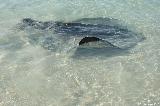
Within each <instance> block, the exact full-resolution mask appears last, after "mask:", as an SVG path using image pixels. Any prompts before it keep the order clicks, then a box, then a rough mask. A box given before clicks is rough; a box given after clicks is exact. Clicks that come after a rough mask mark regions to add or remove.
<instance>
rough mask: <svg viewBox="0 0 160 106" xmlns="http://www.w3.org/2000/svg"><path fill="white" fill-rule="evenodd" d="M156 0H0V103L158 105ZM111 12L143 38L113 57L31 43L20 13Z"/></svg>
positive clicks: (63, 16) (59, 16)
mask: <svg viewBox="0 0 160 106" xmlns="http://www.w3.org/2000/svg"><path fill="white" fill-rule="evenodd" d="M159 5H160V1H159V0H128V1H127V0H93V1H91V0H88V1H86V0H45V1H42V0H34V1H33V0H30V1H28V0H21V1H17V0H5V1H4V0H0V106H159V105H160V84H159V81H160V64H159V63H160V48H159V45H160V42H159V40H160V36H159V35H160V6H159ZM25 17H31V18H33V19H37V20H42V21H48V20H65V21H71V20H76V19H80V18H84V17H85V18H86V17H110V18H111V17H112V18H115V19H119V20H122V21H124V22H125V23H127V24H128V25H129V26H131V28H133V29H134V30H137V31H138V32H141V33H142V34H143V35H144V36H145V37H146V40H144V41H143V42H140V43H138V44H137V46H135V47H134V48H132V49H130V51H129V53H122V54H120V55H117V56H103V55H98V56H89V57H88V56H87V57H85V56H83V57H82V58H78V59H77V58H73V57H72V56H71V55H72V54H73V53H74V50H73V51H72V52H68V50H70V49H68V45H69V46H70V47H71V46H72V44H73V41H70V42H69V43H68V45H64V46H63V48H64V49H63V51H61V52H59V51H58V52H50V51H47V50H46V49H44V48H42V47H41V46H40V45H36V44H33V43H30V42H29V41H28V38H27V37H26V33H24V32H23V31H18V30H17V28H16V25H17V23H19V22H20V21H21V20H22V19H23V18H25Z"/></svg>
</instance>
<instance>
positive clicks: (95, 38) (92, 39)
mask: <svg viewBox="0 0 160 106" xmlns="http://www.w3.org/2000/svg"><path fill="white" fill-rule="evenodd" d="M95 41H100V39H99V38H97V37H84V38H83V39H82V40H81V41H80V42H79V45H83V44H85V43H89V42H95Z"/></svg>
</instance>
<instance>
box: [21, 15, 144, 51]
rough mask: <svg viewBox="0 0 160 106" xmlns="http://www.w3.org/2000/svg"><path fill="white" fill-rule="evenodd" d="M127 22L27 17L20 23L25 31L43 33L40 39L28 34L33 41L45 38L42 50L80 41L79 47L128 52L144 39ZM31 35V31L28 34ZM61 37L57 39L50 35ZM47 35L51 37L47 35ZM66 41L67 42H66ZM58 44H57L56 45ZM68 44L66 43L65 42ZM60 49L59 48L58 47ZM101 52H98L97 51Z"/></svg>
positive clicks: (109, 19)
mask: <svg viewBox="0 0 160 106" xmlns="http://www.w3.org/2000/svg"><path fill="white" fill-rule="evenodd" d="M123 24H124V23H123V22H121V21H119V20H117V19H113V18H101V17H99V18H82V19H79V20H75V21H70V22H64V21H46V22H43V21H37V20H33V19H31V18H24V19H23V20H22V22H21V24H20V29H22V30H27V31H28V29H31V30H33V31H34V30H36V32H37V31H39V32H43V33H46V34H43V36H41V37H40V36H37V35H34V34H33V33H32V34H31V33H30V35H29V37H30V38H32V40H33V39H34V41H39V40H40V39H41V38H43V43H41V45H42V47H44V48H47V49H49V50H52V49H53V48H54V47H55V46H56V47H57V45H58V46H59V43H57V41H59V40H60V39H61V38H62V37H63V41H66V42H67V41H68V39H76V38H78V42H77V45H78V48H94V50H95V48H111V49H115V48H116V49H121V50H122V49H129V48H132V47H134V46H135V45H137V43H138V42H140V41H142V40H144V37H143V36H142V34H140V33H137V32H136V31H132V30H131V29H129V27H128V26H126V25H123ZM28 32H30V31H28ZM48 32H52V33H53V34H54V35H55V34H56V35H57V36H61V37H60V38H55V37H53V36H51V34H48ZM47 34H48V35H47ZM64 38H65V40H64ZM55 42H56V43H55ZM63 43H65V42H63ZM59 48H60V47H59ZM97 50H98V49H97Z"/></svg>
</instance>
